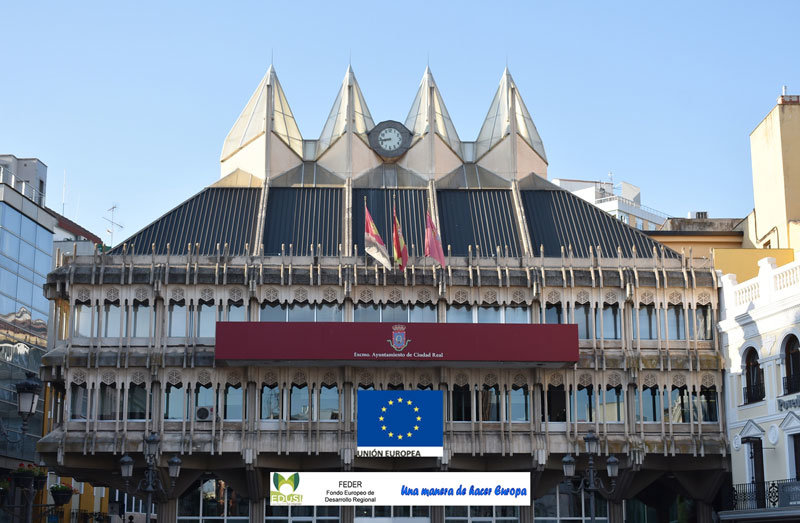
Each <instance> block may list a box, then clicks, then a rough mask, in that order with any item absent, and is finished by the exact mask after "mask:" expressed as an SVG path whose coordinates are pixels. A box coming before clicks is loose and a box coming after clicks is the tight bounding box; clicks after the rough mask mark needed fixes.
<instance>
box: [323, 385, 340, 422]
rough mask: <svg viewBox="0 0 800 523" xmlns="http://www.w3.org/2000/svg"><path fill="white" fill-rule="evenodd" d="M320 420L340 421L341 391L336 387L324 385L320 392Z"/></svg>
mask: <svg viewBox="0 0 800 523" xmlns="http://www.w3.org/2000/svg"><path fill="white" fill-rule="evenodd" d="M319 419H320V420H321V421H328V420H337V419H339V389H338V388H337V387H336V385H331V386H330V387H328V386H326V385H323V386H322V387H321V388H320V390H319Z"/></svg>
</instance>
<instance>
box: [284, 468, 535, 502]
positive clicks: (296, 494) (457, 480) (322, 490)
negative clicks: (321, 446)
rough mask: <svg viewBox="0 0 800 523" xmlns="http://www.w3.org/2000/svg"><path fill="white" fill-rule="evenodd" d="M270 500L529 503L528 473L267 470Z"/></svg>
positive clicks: (529, 478) (529, 481)
mask: <svg viewBox="0 0 800 523" xmlns="http://www.w3.org/2000/svg"><path fill="white" fill-rule="evenodd" d="M269 479H270V482H269V483H270V497H269V500H270V501H269V502H270V505H273V506H279V505H405V506H408V505H417V506H425V505H427V506H442V505H450V506H464V505H519V506H528V505H530V504H531V497H530V491H531V476H530V473H528V472H271V473H270V478H269Z"/></svg>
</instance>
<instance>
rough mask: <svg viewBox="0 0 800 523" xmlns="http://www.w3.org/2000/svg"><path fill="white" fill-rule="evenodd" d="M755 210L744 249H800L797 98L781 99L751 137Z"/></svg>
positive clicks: (799, 101) (799, 114) (799, 103)
mask: <svg viewBox="0 0 800 523" xmlns="http://www.w3.org/2000/svg"><path fill="white" fill-rule="evenodd" d="M750 154H751V160H752V168H753V199H754V203H755V210H754V211H753V212H752V213H751V214H750V215H749V216H748V219H747V224H746V229H745V241H744V246H745V247H771V248H791V249H795V250H797V249H800V96H781V97H780V98H778V105H776V106H775V107H774V108H773V109H772V111H770V112H769V114H768V115H767V116H766V118H764V120H762V121H761V123H759V124H758V126H757V127H756V128H755V130H754V131H753V132H752V133H751V134H750Z"/></svg>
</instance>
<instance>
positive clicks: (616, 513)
mask: <svg viewBox="0 0 800 523" xmlns="http://www.w3.org/2000/svg"><path fill="white" fill-rule="evenodd" d="M623 514H624V511H623V510H622V502H621V501H611V500H609V501H608V523H625V520H624V519H623Z"/></svg>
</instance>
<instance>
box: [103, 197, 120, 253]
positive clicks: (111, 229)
mask: <svg viewBox="0 0 800 523" xmlns="http://www.w3.org/2000/svg"><path fill="white" fill-rule="evenodd" d="M116 210H117V204H116V203H115V204H114V205H112V206H111V208H110V209H108V212H110V213H111V219H110V220H109V219H108V218H106V217H105V216H104V217H103V219H104V220H105V221H107V222H108V223H109V228H108V229H106V232H107V233H109V234H110V235H111V240H110V243H111V247H113V246H114V228H115V227H118V228H120V229H124V227H123V226H122V224H120V223H117V222H115V221H114V213H115V212H116Z"/></svg>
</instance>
